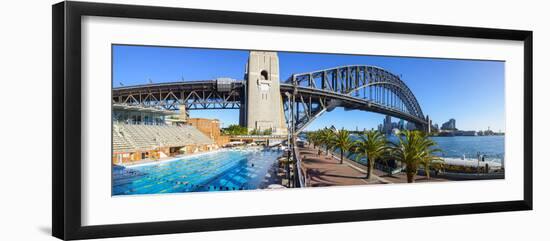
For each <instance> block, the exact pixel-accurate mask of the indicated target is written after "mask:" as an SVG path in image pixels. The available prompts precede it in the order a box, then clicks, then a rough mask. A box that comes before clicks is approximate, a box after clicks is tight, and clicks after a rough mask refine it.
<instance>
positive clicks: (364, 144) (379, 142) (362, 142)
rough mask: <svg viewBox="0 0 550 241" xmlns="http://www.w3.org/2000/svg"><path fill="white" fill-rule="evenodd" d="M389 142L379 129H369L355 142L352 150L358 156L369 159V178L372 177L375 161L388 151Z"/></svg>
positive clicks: (358, 157)
mask: <svg viewBox="0 0 550 241" xmlns="http://www.w3.org/2000/svg"><path fill="white" fill-rule="evenodd" d="M387 143H388V142H387V140H386V138H385V137H384V136H383V135H382V133H380V132H378V131H367V132H365V133H364V134H363V135H361V136H359V140H356V141H355V142H354V146H353V147H352V151H353V152H354V153H355V154H356V158H357V159H360V158H366V159H367V179H371V178H372V172H373V170H374V162H375V161H376V160H377V159H378V158H380V157H382V156H383V155H384V154H385V153H386V151H387V146H386V144H387Z"/></svg>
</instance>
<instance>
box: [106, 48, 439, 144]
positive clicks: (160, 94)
mask: <svg viewBox="0 0 550 241" xmlns="http://www.w3.org/2000/svg"><path fill="white" fill-rule="evenodd" d="M112 103H113V105H119V106H129V107H131V106H140V107H145V108H147V107H150V108H160V109H164V110H174V111H175V110H180V109H182V108H185V111H186V110H200V109H239V110H240V117H239V120H240V124H241V125H242V126H246V127H248V129H249V130H250V129H258V130H262V129H267V128H270V129H272V130H274V134H287V133H291V134H292V135H297V134H299V133H300V132H302V131H303V130H305V128H306V127H307V126H308V125H309V124H310V123H312V122H313V121H315V119H316V118H318V117H319V116H321V115H322V114H323V113H325V112H330V111H332V110H333V109H334V108H337V107H343V108H345V110H362V111H369V112H375V113H379V114H383V115H389V116H392V117H396V118H399V119H403V120H406V121H408V122H412V123H414V124H415V126H416V127H417V128H418V129H422V130H424V131H428V132H429V131H430V120H429V117H428V116H425V115H424V113H422V109H421V108H420V105H419V103H418V101H417V99H416V97H415V96H414V94H413V92H412V91H411V90H410V89H409V87H408V86H407V85H406V84H405V83H404V82H403V80H401V78H400V77H399V76H397V75H396V74H394V73H391V72H389V71H386V70H384V69H382V68H379V67H375V66H368V65H348V66H338V67H334V68H329V69H322V70H315V71H312V72H307V73H297V74H293V75H292V76H290V77H289V78H288V79H286V80H279V63H278V57H277V54H276V52H259V51H251V52H250V57H249V60H248V63H247V65H246V71H245V76H244V79H243V80H234V79H228V78H218V79H212V80H197V81H179V82H170V83H152V84H146V85H136V86H128V87H117V88H113V90H112ZM357 121H358V122H361V120H359V119H358V120H357Z"/></svg>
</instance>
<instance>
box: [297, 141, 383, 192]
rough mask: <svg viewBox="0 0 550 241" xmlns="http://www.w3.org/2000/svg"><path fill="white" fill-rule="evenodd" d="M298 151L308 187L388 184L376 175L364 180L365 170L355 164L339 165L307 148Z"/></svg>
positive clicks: (337, 160)
mask: <svg viewBox="0 0 550 241" xmlns="http://www.w3.org/2000/svg"><path fill="white" fill-rule="evenodd" d="M298 151H299V155H300V156H301V157H302V169H303V170H304V172H305V173H306V183H307V186H309V187H323V186H348V185H365V184H382V183H389V182H388V181H387V180H385V179H384V178H381V177H379V176H377V175H375V176H374V177H373V178H372V179H371V180H367V179H365V177H366V175H367V174H366V169H364V168H362V167H360V166H359V164H357V163H350V162H349V161H347V160H345V161H344V163H343V164H340V160H339V159H337V158H336V157H334V158H333V157H331V156H326V155H321V156H319V155H317V150H313V149H312V148H309V147H304V148H299V149H298Z"/></svg>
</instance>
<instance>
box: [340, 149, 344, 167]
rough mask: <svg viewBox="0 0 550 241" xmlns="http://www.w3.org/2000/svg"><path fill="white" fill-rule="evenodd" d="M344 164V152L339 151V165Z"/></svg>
mask: <svg viewBox="0 0 550 241" xmlns="http://www.w3.org/2000/svg"><path fill="white" fill-rule="evenodd" d="M342 163H344V150H341V151H340V164H342Z"/></svg>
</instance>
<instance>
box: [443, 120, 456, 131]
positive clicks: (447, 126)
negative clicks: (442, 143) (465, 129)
mask: <svg viewBox="0 0 550 241" xmlns="http://www.w3.org/2000/svg"><path fill="white" fill-rule="evenodd" d="M441 130H449V131H455V130H457V129H456V120H455V119H450V120H449V121H447V122H445V123H443V124H442V125H441Z"/></svg>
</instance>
